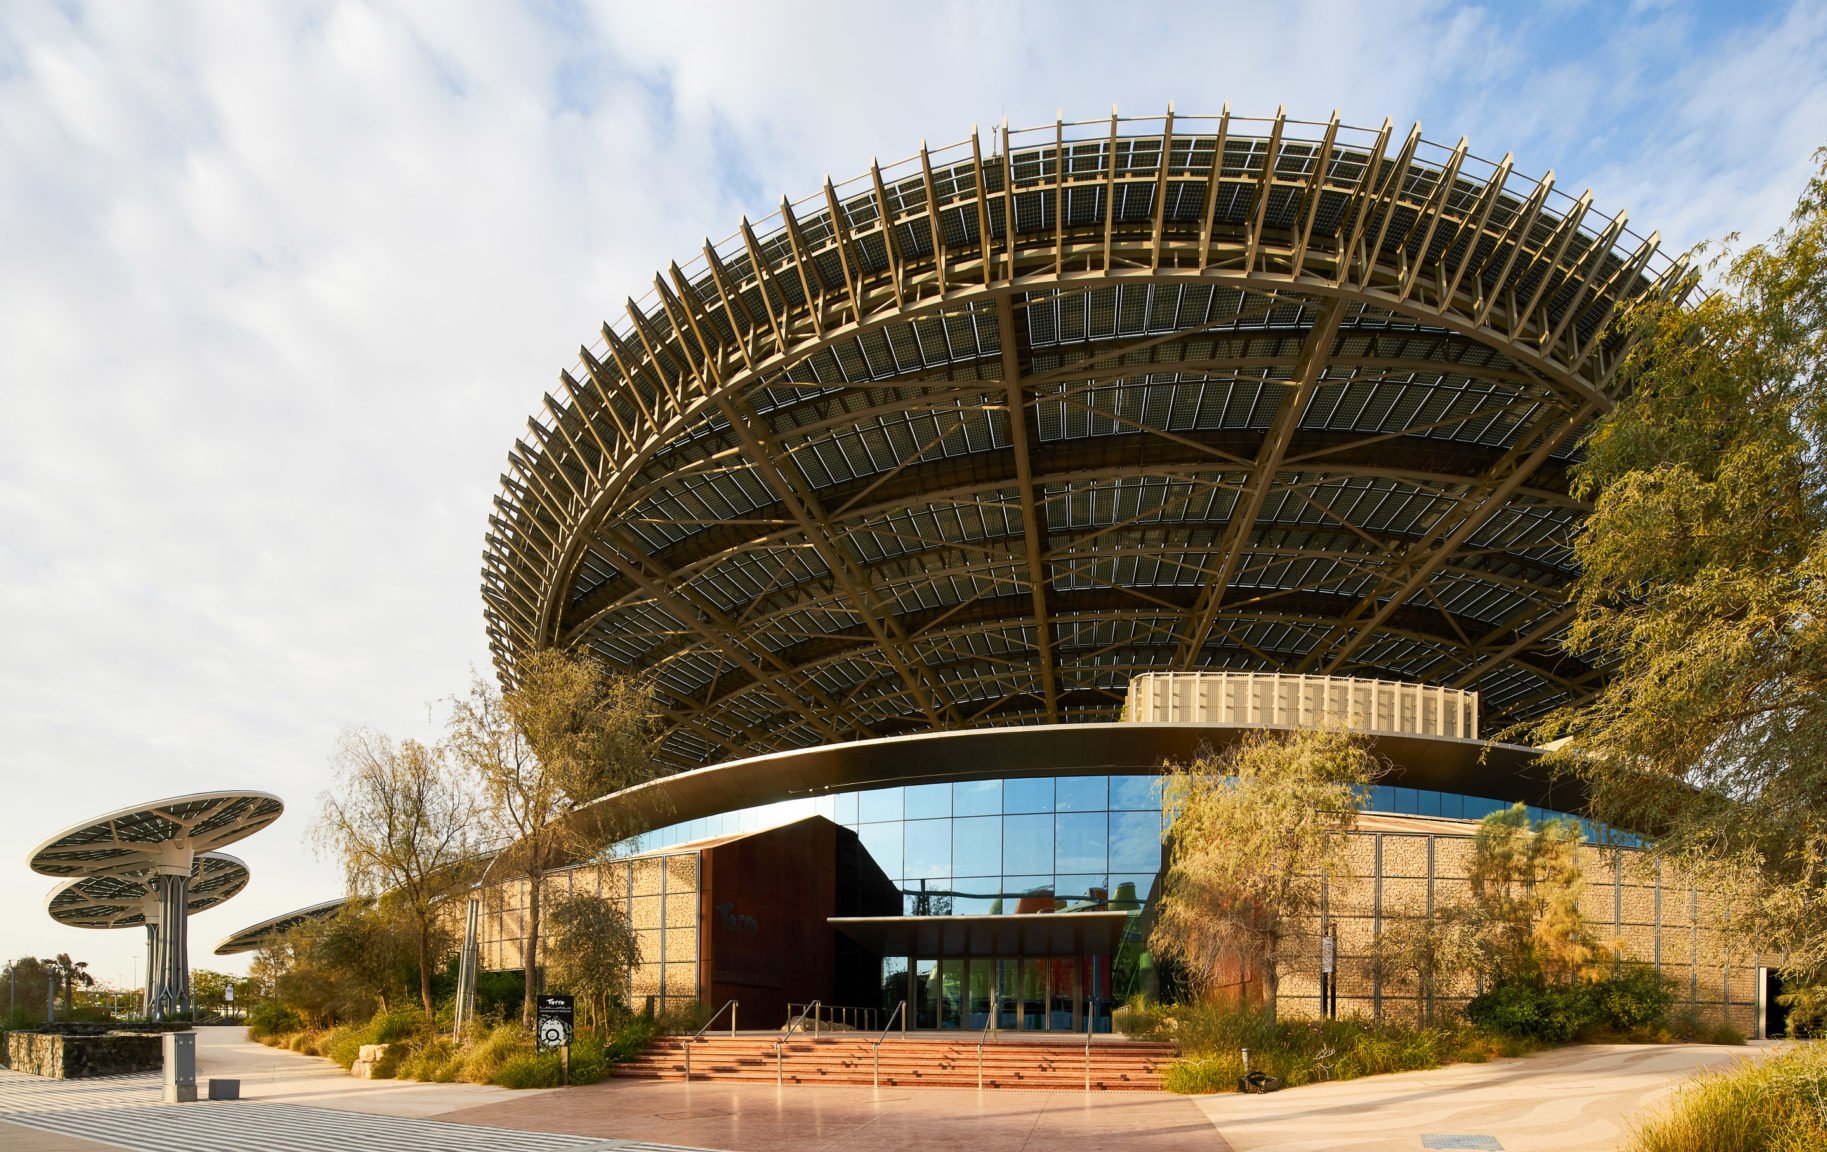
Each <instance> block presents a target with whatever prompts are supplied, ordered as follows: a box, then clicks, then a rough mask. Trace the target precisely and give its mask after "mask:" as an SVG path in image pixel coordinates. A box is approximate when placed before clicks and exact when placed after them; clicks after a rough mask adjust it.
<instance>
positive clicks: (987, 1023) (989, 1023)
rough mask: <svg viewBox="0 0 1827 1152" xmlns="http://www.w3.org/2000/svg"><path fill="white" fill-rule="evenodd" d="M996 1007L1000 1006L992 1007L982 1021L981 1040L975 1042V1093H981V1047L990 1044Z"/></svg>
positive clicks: (994, 1023) (994, 1024)
mask: <svg viewBox="0 0 1827 1152" xmlns="http://www.w3.org/2000/svg"><path fill="white" fill-rule="evenodd" d="M996 1007H1000V1005H993V1006H992V1008H991V1011H990V1012H989V1014H988V1015H987V1016H986V1018H985V1019H984V1021H983V1039H981V1040H979V1041H977V1091H979V1092H981V1091H983V1046H984V1045H985V1044H988V1043H989V1042H990V1029H991V1028H994V1027H995V1026H996V1012H995V1008H996Z"/></svg>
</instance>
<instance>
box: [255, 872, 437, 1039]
mask: <svg viewBox="0 0 1827 1152" xmlns="http://www.w3.org/2000/svg"><path fill="white" fill-rule="evenodd" d="M287 936H288V941H287V942H288V944H289V946H290V948H289V950H290V956H289V959H287V960H286V961H285V962H284V965H283V967H282V968H281V969H280V970H279V971H278V972H277V973H276V975H275V976H274V986H275V989H274V990H275V998H276V999H278V1000H279V1001H280V1002H282V1003H284V1004H287V1005H289V1006H291V1007H292V1008H295V1009H297V1010H298V1012H299V1013H300V1014H302V1015H303V1016H304V1017H306V1018H307V1019H308V1020H309V1021H310V1022H311V1023H312V1024H313V1025H314V1026H318V1027H322V1026H326V1025H329V1024H333V1023H336V1022H338V1021H350V1020H366V1019H367V1018H368V1017H370V1016H372V1015H373V1014H374V1012H375V1010H376V1009H377V1008H380V1009H385V1008H386V1007H387V1006H388V1004H389V1003H390V1002H397V1001H399V1000H401V999H404V998H405V997H407V996H410V995H412V993H413V991H416V985H417V972H416V969H415V964H414V959H415V956H416V949H415V939H414V937H415V932H414V928H413V925H412V922H411V921H410V920H409V919H408V918H406V917H404V916H402V915H399V914H398V913H397V911H394V910H390V909H389V908H387V907H385V906H382V905H378V904H377V905H373V906H370V905H367V904H363V903H361V902H359V901H357V902H354V903H351V904H349V905H347V906H345V907H344V908H343V909H342V910H341V911H339V912H337V914H336V915H335V916H332V917H330V918H328V919H325V920H317V921H313V922H311V923H309V924H302V925H300V926H298V927H297V928H294V929H293V930H292V931H291V932H290V933H288V934H287Z"/></svg>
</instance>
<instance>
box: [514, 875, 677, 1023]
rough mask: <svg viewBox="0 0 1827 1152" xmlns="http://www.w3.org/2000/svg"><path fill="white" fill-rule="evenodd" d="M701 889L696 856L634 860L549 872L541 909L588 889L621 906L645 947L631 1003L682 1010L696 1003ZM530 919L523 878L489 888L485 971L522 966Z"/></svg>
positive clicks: (546, 926)
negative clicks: (647, 1003) (699, 898)
mask: <svg viewBox="0 0 1827 1152" xmlns="http://www.w3.org/2000/svg"><path fill="white" fill-rule="evenodd" d="M699 887H700V885H699V853H697V852H695V851H687V852H672V853H666V854H659V855H652V856H637V857H633V858H630V859H625V860H611V861H609V862H607V863H602V864H586V865H581V866H579V867H576V868H568V869H565V870H564V871H562V872H555V873H552V874H551V875H549V876H548V877H547V878H546V889H545V891H546V898H545V904H544V909H549V908H550V907H551V903H550V902H551V900H552V899H553V898H554V897H556V896H563V895H565V894H567V893H570V892H590V893H593V894H595V895H599V896H604V897H607V898H608V899H610V900H613V901H615V902H616V903H617V904H620V905H621V906H622V907H623V908H624V909H626V910H627V912H628V917H629V919H630V920H631V921H632V922H633V924H634V930H635V942H636V943H637V944H638V945H639V947H640V963H639V964H638V965H636V967H635V969H634V971H633V972H632V973H631V974H630V977H629V986H628V1002H629V1004H630V1005H632V1006H633V1007H635V1008H639V1007H641V1006H642V1005H643V1004H645V1003H646V1000H647V997H649V996H651V997H653V998H654V1007H655V1008H656V1009H658V1010H661V1011H679V1010H683V1009H685V1008H687V1007H689V1006H690V1005H691V1004H692V1003H693V1002H695V1001H696V1000H697V999H698V961H699V937H698V893H699ZM542 911H543V910H542ZM526 918H527V882H526V881H525V880H512V881H508V882H507V883H504V884H495V885H490V886H489V888H488V889H487V892H486V894H485V897H484V900H483V904H482V928H481V936H482V941H481V943H482V967H483V968H485V969H489V970H491V971H502V970H512V969H516V968H520V967H521V966H522V965H523V964H524V963H525V961H524V960H523V959H522V956H523V953H522V948H523V947H524V944H525V940H526ZM542 919H543V915H542ZM550 923H551V922H550V921H545V922H544V923H543V924H542V932H541V935H542V937H544V944H545V947H546V948H550V947H551V937H550V936H549V935H548V934H547V933H549V931H550ZM542 954H543V952H542Z"/></svg>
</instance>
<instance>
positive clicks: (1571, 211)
mask: <svg viewBox="0 0 1827 1152" xmlns="http://www.w3.org/2000/svg"><path fill="white" fill-rule="evenodd" d="M1687 281H1688V277H1686V276H1685V275H1683V274H1682V273H1681V270H1680V269H1679V268H1678V267H1675V266H1671V265H1670V264H1669V263H1668V261H1666V260H1665V259H1663V258H1662V257H1660V256H1659V255H1658V252H1657V242H1656V238H1655V237H1653V236H1652V237H1650V238H1648V239H1639V238H1638V237H1636V236H1635V235H1633V234H1631V233H1630V232H1629V231H1628V230H1627V229H1626V227H1625V219H1624V217H1623V216H1622V215H1619V216H1616V217H1604V216H1600V215H1598V214H1596V213H1595V212H1594V211H1593V210H1592V208H1591V197H1590V195H1583V196H1580V197H1578V198H1577V199H1575V198H1570V197H1567V196H1565V195H1563V194H1561V193H1560V192H1559V191H1557V190H1556V189H1555V188H1554V186H1553V178H1552V176H1551V175H1550V176H1549V177H1547V178H1545V179H1542V180H1533V179H1528V178H1525V177H1522V176H1520V175H1519V174H1517V173H1516V172H1515V171H1514V170H1513V168H1512V165H1511V161H1510V158H1509V157H1508V156H1506V157H1504V158H1503V159H1502V160H1500V161H1498V162H1496V163H1491V162H1488V161H1484V160H1480V159H1478V158H1477V157H1475V156H1473V155H1472V154H1471V152H1470V151H1469V149H1468V148H1467V145H1466V144H1465V142H1464V141H1460V142H1459V143H1458V144H1457V145H1456V146H1454V147H1451V148H1446V147H1440V146H1436V145H1433V144H1430V143H1428V142H1426V141H1424V140H1423V139H1422V137H1421V135H1420V130H1419V127H1418V126H1417V127H1416V129H1415V130H1413V131H1411V132H1409V133H1407V134H1406V135H1403V134H1400V133H1397V132H1394V131H1393V130H1392V128H1391V126H1390V125H1389V124H1388V123H1387V122H1385V124H1384V125H1383V126H1382V127H1381V128H1379V129H1374V130H1371V129H1357V128H1351V127H1348V126H1345V125H1341V124H1340V123H1338V121H1337V119H1336V118H1334V119H1333V120H1332V121H1330V122H1327V123H1303V122H1298V121H1294V120H1289V119H1286V118H1285V117H1283V116H1277V117H1276V118H1275V119H1273V120H1245V119H1243V118H1240V117H1233V116H1230V115H1229V114H1228V113H1226V114H1225V115H1223V116H1220V117H1212V118H1188V117H1175V116H1174V115H1172V114H1171V113H1170V114H1169V115H1168V116H1167V117H1165V118H1156V119H1153V120H1145V121H1120V120H1117V119H1116V118H1114V117H1113V118H1112V119H1111V120H1109V121H1103V122H1098V123H1095V124H1065V123H1060V124H1054V125H1048V126H1046V127H1044V128H1041V129H1037V130H1032V131H1022V132H1014V133H1009V132H1006V131H1005V132H1002V133H999V134H996V135H993V136H990V137H980V136H977V135H973V136H972V138H971V139H970V140H968V141H966V142H964V143H962V144H959V145H956V146H953V147H951V148H947V149H941V150H939V151H937V152H928V151H926V150H924V149H923V150H922V151H921V153H920V154H919V156H918V157H916V158H914V159H911V160H908V161H906V162H903V163H901V164H898V165H891V166H890V167H888V168H886V169H883V168H872V169H871V170H870V172H869V173H867V174H866V175H864V176H862V177H859V178H858V179H856V180H853V181H850V182H849V183H847V184H844V185H842V186H834V185H832V184H830V183H829V182H827V184H826V186H825V188H824V189H823V191H822V193H821V194H819V195H816V196H814V197H812V198H811V199H810V200H808V201H801V202H799V203H797V204H788V203H785V202H783V203H782V207H781V210H780V213H779V214H778V215H777V216H776V217H775V218H773V219H771V220H770V221H767V222H765V223H764V224H762V225H750V224H749V223H748V222H746V221H745V222H744V224H743V226H742V228H741V230H740V231H739V232H738V234H737V235H736V236H734V237H732V238H731V239H730V240H728V241H726V242H724V243H722V244H720V245H715V246H713V245H709V244H707V245H706V246H705V250H704V252H703V255H702V257H701V258H699V259H696V260H694V261H692V262H691V264H690V265H689V266H688V267H686V268H681V267H679V266H678V265H673V266H672V267H670V268H669V269H668V270H667V272H666V274H665V275H664V276H660V277H656V278H655V281H654V286H653V288H654V290H653V292H652V293H651V294H649V295H648V296H647V297H646V298H645V299H644V301H642V302H640V303H636V302H634V301H632V300H631V301H629V302H628V305H627V308H626V315H625V316H623V317H620V318H618V319H616V320H615V321H614V322H613V323H612V324H605V325H604V327H603V331H602V339H601V340H600V341H599V342H597V343H596V344H595V346H594V347H592V348H587V349H583V350H581V352H580V361H579V366H578V368H577V369H576V370H575V371H572V372H565V373H561V374H560V380H559V394H557V395H548V396H547V397H546V399H545V406H544V411H543V413H542V414H541V415H540V416H539V417H538V418H537V419H535V420H532V421H530V422H529V428H530V435H529V436H528V437H527V438H526V439H524V440H523V441H522V442H520V443H518V444H517V445H516V447H515V449H514V451H513V452H512V453H511V454H510V460H509V471H508V472H507V473H506V474H505V475H503V476H502V481H501V482H502V487H503V491H502V493H501V495H500V496H499V497H498V498H497V500H496V504H495V514H494V515H493V516H492V517H491V519H490V524H491V530H490V533H489V537H488V543H487V548H486V552H485V555H484V569H483V595H484V600H485V605H486V614H487V619H488V628H489V635H490V641H491V644H492V646H493V649H494V653H495V658H496V662H497V667H498V670H499V672H500V673H501V675H502V677H503V679H504V681H505V682H507V683H512V682H513V679H514V669H515V663H516V661H517V660H518V659H519V658H520V657H521V656H522V655H523V654H525V653H526V652H528V651H530V650H532V649H535V648H537V647H541V646H550V645H563V646H570V647H577V648H588V649H590V650H592V651H594V652H596V653H597V654H599V655H600V656H601V657H603V658H604V659H605V660H606V661H608V662H609V663H611V664H612V665H615V666H620V667H626V668H632V669H647V670H652V671H653V673H654V674H655V676H656V679H657V683H658V685H659V689H660V691H661V693H662V696H663V700H664V703H665V705H666V707H667V716H666V719H665V726H664V736H663V743H662V749H663V755H664V757H665V758H666V759H667V760H668V761H669V762H671V763H672V764H674V765H676V766H692V765H699V764H706V763H713V762H716V761H719V760H723V759H728V758H730V757H733V756H742V755H752V754H757V753H762V752H767V751H771V750H777V749H787V748H796V747H805V746H810V745H815V744H824V743H830V742H834V741H841V740H849V739H859V738H867V737H872V736H882V735H891V734H895V733H903V732H912V731H924V730H933V729H949V728H969V727H982V726H1000V725H1011V724H1031V723H1048V722H1061V721H1076V720H1105V719H1113V718H1114V717H1115V716H1116V714H1117V711H1118V709H1119V708H1120V706H1121V704H1122V699H1123V692H1124V688H1125V686H1126V685H1127V683H1128V681H1129V678H1130V677H1131V676H1133V675H1135V674H1136V673H1139V672H1145V671H1151V670H1188V669H1202V668H1213V669H1243V670H1265V671H1290V672H1319V673H1330V674H1341V675H1360V676H1371V677H1381V678H1386V679H1396V680H1411V681H1423V682H1427V683H1432V684H1438V685H1445V686H1451V687H1459V688H1470V689H1474V690H1476V691H1478V692H1479V693H1480V694H1481V696H1482V699H1483V702H1484V708H1485V714H1486V716H1487V717H1488V718H1489V724H1490V727H1491V728H1492V730H1500V729H1501V728H1502V727H1503V726H1504V725H1505V724H1506V723H1508V722H1510V721H1514V720H1517V719H1521V718H1526V717H1529V716H1533V715H1537V714H1539V713H1541V712H1543V711H1544V710H1546V709H1548V708H1551V707H1553V706H1555V705H1556V704H1559V703H1561V702H1564V701H1567V700H1572V699H1578V698H1580V697H1582V696H1584V695H1586V694H1588V693H1590V692H1591V691H1592V690H1593V689H1594V688H1595V687H1596V685H1597V681H1598V677H1599V676H1600V674H1601V672H1600V670H1599V669H1597V668H1595V667H1592V666H1590V665H1589V664H1588V663H1586V662H1584V661H1582V660H1579V659H1576V658H1574V657H1571V656H1569V655H1567V654H1565V653H1563V652H1561V651H1560V649H1559V647H1558V641H1559V639H1560V637H1561V635H1562V634H1563V632H1564V629H1565V627H1566V625H1567V623H1568V620H1569V612H1568V609H1567V608H1566V605H1565V602H1564V588H1565V586H1566V584H1567V582H1568V580H1569V578H1570V576H1571V569H1570V566H1569V565H1570V553H1569V549H1568V540H1569V535H1570V533H1571V531H1572V529H1573V528H1574V527H1575V525H1576V524H1577V522H1578V521H1579V519H1580V517H1581V516H1582V515H1583V512H1584V509H1583V508H1582V506H1581V504H1580V503H1579V502H1578V501H1577V500H1575V499H1574V498H1573V497H1572V496H1571V495H1570V494H1569V490H1568V469H1569V466H1570V465H1571V464H1572V463H1573V461H1574V459H1575V455H1576V453H1577V451H1578V449H1577V445H1578V442H1579V439H1580V435H1581V431H1582V429H1584V428H1585V427H1586V426H1587V425H1588V424H1589V423H1590V421H1591V420H1592V419H1593V418H1594V417H1595V416H1596V415H1598V414H1599V413H1601V412H1602V411H1604V410H1605V409H1606V408H1607V407H1608V405H1609V404H1610V402H1611V398H1612V395H1613V389H1614V386H1615V385H1614V380H1615V376H1616V373H1617V370H1618V366H1619V362H1620V359H1621V357H1622V355H1623V353H1624V351H1625V348H1624V338H1623V337H1621V336H1619V335H1618V334H1616V332H1615V330H1614V329H1613V328H1612V327H1610V326H1609V321H1610V320H1611V319H1612V318H1613V317H1615V316H1616V315H1618V313H1619V310H1620V309H1621V308H1622V307H1624V306H1625V305H1626V304H1627V303H1628V302H1629V301H1630V300H1631V299H1632V298H1634V297H1637V296H1640V295H1642V294H1644V293H1646V292H1651V291H1663V290H1666V291H1678V290H1680V288H1681V286H1682V285H1684V284H1686V283H1687Z"/></svg>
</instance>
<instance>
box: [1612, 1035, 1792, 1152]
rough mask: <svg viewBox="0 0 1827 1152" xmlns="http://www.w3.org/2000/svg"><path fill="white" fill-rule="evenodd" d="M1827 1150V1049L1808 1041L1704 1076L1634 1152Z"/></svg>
mask: <svg viewBox="0 0 1827 1152" xmlns="http://www.w3.org/2000/svg"><path fill="white" fill-rule="evenodd" d="M1822 1148H1827V1048H1823V1047H1822V1046H1821V1045H1818V1044H1808V1045H1803V1046H1801V1047H1798V1048H1795V1049H1792V1050H1790V1051H1788V1052H1785V1053H1783V1054H1782V1055H1780V1056H1776V1057H1772V1058H1771V1059H1768V1060H1764V1061H1763V1062H1761V1063H1757V1064H1752V1063H1748V1062H1742V1063H1739V1064H1738V1065H1736V1066H1735V1067H1733V1068H1731V1069H1729V1070H1727V1071H1725V1072H1717V1073H1712V1074H1708V1075H1704V1076H1701V1077H1699V1078H1698V1079H1697V1080H1695V1081H1694V1082H1692V1083H1690V1084H1689V1085H1688V1086H1687V1087H1685V1088H1683V1089H1682V1090H1681V1091H1680V1092H1679V1093H1677V1094H1676V1096H1675V1099H1674V1101H1673V1102H1672V1103H1671V1104H1670V1105H1669V1107H1668V1109H1667V1110H1666V1111H1665V1112H1664V1114H1662V1115H1660V1116H1658V1117H1656V1118H1654V1119H1652V1120H1650V1121H1649V1122H1648V1123H1646V1124H1645V1125H1643V1126H1642V1127H1641V1128H1640V1129H1639V1130H1638V1131H1637V1133H1636V1135H1635V1138H1634V1139H1633V1140H1632V1142H1631V1144H1630V1150H1631V1152H1819V1149H1822Z"/></svg>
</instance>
